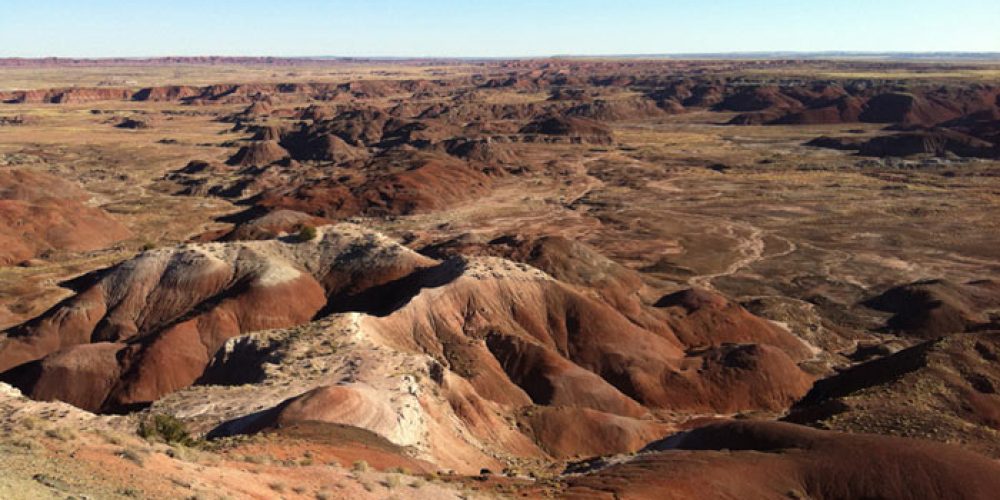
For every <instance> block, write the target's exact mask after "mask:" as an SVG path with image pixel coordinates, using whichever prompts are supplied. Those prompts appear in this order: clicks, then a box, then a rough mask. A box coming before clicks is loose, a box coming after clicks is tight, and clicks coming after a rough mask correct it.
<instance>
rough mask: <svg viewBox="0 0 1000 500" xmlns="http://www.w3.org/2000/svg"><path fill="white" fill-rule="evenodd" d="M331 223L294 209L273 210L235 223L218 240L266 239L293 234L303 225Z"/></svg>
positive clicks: (315, 225) (313, 225) (312, 225)
mask: <svg viewBox="0 0 1000 500" xmlns="http://www.w3.org/2000/svg"><path fill="white" fill-rule="evenodd" d="M328 224H331V221H330V220H328V219H323V218H321V217H314V216H312V215H309V214H304V213H302V212H296V211H294V210H275V211H273V212H269V213H267V214H265V215H263V216H261V217H257V218H256V219H252V220H249V221H247V222H242V223H240V224H237V225H236V227H235V228H233V230H232V231H230V232H228V233H226V234H225V235H223V236H222V237H221V238H219V241H238V240H268V239H271V238H275V237H277V236H280V235H283V234H293V233H295V232H297V231H298V230H299V229H301V228H302V227H304V226H311V227H319V226H325V225H328Z"/></svg>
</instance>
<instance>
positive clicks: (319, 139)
mask: <svg viewBox="0 0 1000 500" xmlns="http://www.w3.org/2000/svg"><path fill="white" fill-rule="evenodd" d="M281 141H282V145H284V146H285V147H287V148H288V151H289V153H290V154H291V156H292V157H293V158H295V159H296V160H300V161H309V160H313V161H332V162H337V163H344V162H350V161H354V160H359V159H363V158H365V157H367V156H368V154H367V151H366V150H365V149H364V148H363V147H358V146H352V145H350V144H348V143H347V142H345V141H344V140H343V139H341V138H340V137H339V136H337V135H336V134H333V133H324V132H311V131H309V130H308V129H305V128H302V129H300V130H299V131H296V132H292V133H286V134H283V135H282V138H281Z"/></svg>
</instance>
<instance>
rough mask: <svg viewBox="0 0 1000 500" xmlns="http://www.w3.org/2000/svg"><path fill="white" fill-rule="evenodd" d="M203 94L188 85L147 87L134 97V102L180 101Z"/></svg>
mask: <svg viewBox="0 0 1000 500" xmlns="http://www.w3.org/2000/svg"><path fill="white" fill-rule="evenodd" d="M200 93H201V89H199V88H198V87H191V86H187V85H170V86H165V87H147V88H144V89H141V90H139V91H138V92H136V93H135V94H133V95H132V100H133V101H154V102H162V101H179V100H182V99H187V98H190V97H195V96H197V95H199V94H200Z"/></svg>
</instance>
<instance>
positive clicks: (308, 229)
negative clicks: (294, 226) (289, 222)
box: [295, 226, 318, 243]
mask: <svg viewBox="0 0 1000 500" xmlns="http://www.w3.org/2000/svg"><path fill="white" fill-rule="evenodd" d="M317 234H318V232H317V231H316V228H315V227H313V226H302V227H300V228H299V232H298V233H296V235H295V239H296V241H299V242H303V243H304V242H307V241H312V240H315V239H316V236H317Z"/></svg>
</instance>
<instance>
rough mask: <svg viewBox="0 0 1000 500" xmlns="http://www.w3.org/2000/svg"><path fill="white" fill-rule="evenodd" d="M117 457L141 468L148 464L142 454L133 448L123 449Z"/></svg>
mask: <svg viewBox="0 0 1000 500" xmlns="http://www.w3.org/2000/svg"><path fill="white" fill-rule="evenodd" d="M117 455H118V456H119V457H121V458H124V459H125V460H128V461H129V462H132V463H134V464H136V465H138V466H139V467H142V466H144V465H145V464H146V459H145V457H144V456H143V455H142V452H140V451H139V450H136V449H133V448H122V449H121V450H119V451H118V453H117Z"/></svg>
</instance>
